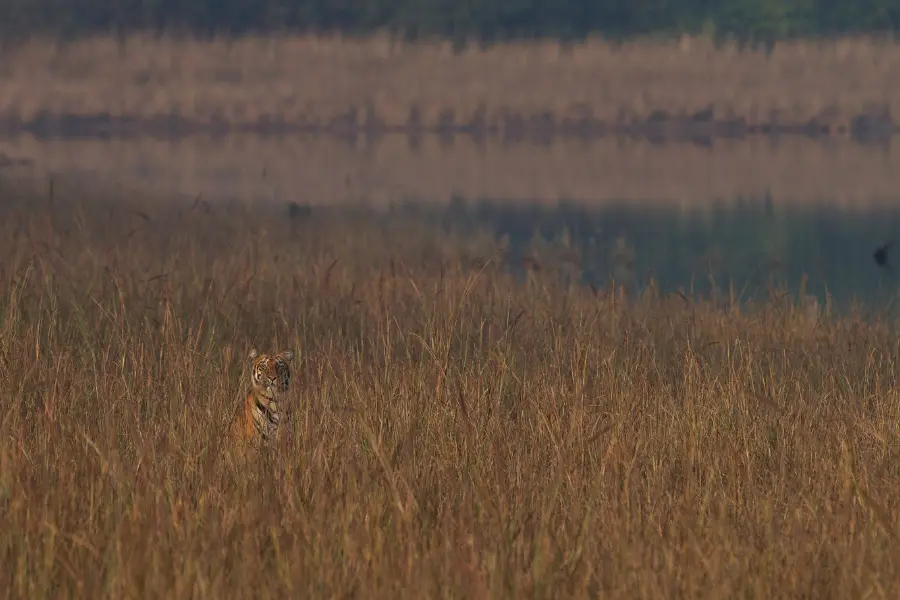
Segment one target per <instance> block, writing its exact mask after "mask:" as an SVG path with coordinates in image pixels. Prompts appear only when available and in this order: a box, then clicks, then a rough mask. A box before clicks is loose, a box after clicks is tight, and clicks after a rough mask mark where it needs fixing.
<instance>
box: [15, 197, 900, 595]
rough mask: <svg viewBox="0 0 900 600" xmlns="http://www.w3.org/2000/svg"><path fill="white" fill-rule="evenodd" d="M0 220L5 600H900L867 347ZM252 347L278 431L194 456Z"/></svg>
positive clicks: (193, 223)
mask: <svg viewBox="0 0 900 600" xmlns="http://www.w3.org/2000/svg"><path fill="white" fill-rule="evenodd" d="M0 193H2V194H3V196H4V198H3V202H0V217H2V218H0V230H2V236H0V240H2V241H0V245H2V252H0V281H2V286H3V289H4V290H6V292H5V293H4V294H3V296H2V297H0V385H2V386H3V394H2V398H3V399H4V400H3V410H2V413H0V414H2V417H0V507H2V509H0V560H2V564H3V565H5V566H4V568H3V569H0V588H2V589H5V590H8V593H9V595H10V596H15V597H35V598H38V597H41V598H43V597H50V596H52V597H72V596H78V597H92V598H96V597H117V598H121V597H163V596H164V597H173V598H181V597H192V598H196V597H213V598H221V597H238V596H249V595H253V596H254V597H261V598H269V597H273V598H274V597H285V596H286V595H287V596H290V597H348V596H353V597H357V596H362V597H371V598H397V597H415V598H430V597H465V598H487V597H492V598H498V597H508V598H513V597H515V598H522V597H526V598H538V597H539V598H563V597H584V596H586V595H592V596H601V597H605V598H650V597H653V598H659V597H666V598H674V597H711V598H734V597H745V598H751V597H752V598H767V599H769V598H786V597H801V596H802V597H815V598H823V599H825V598H861V597H864V596H866V595H867V594H876V595H881V596H886V597H892V596H894V595H896V594H897V592H898V589H900V571H898V556H900V542H898V539H897V532H898V519H900V466H898V465H900V436H898V433H900V431H898V420H900V393H898V390H897V387H896V375H897V370H898V362H897V360H898V359H897V341H896V340H897V336H896V333H897V329H896V326H895V324H894V323H891V322H888V321H885V320H879V319H871V320H869V319H867V320H863V319H861V318H859V317H857V316H854V315H853V314H848V315H845V316H838V315H827V314H826V315H823V316H821V318H819V319H818V320H816V321H814V320H811V318H810V315H809V314H808V313H807V312H806V311H803V310H799V309H798V308H796V306H795V304H794V303H793V302H792V301H791V300H790V299H785V298H781V299H778V298H777V297H776V298H775V299H773V300H772V301H771V302H769V303H766V304H761V305H756V306H753V307H743V308H742V307H739V306H737V305H727V306H721V305H713V304H710V303H708V302H705V301H701V300H699V299H698V300H692V299H690V298H688V299H683V298H680V297H677V296H675V297H664V296H661V295H659V294H654V293H652V292H650V293H647V294H646V295H645V296H642V297H640V298H632V299H630V300H629V299H627V298H622V297H621V296H617V295H611V294H605V293H603V292H593V291H592V290H585V289H580V288H569V287H566V286H563V285H561V284H559V283H558V282H557V279H556V278H555V277H554V276H553V274H552V269H545V270H543V271H541V272H540V273H536V274H534V276H533V277H531V278H530V279H528V280H527V281H522V280H517V279H514V278H512V277H511V276H509V275H507V274H505V272H504V271H503V270H502V269H501V268H500V267H499V266H498V265H499V262H497V261H495V260H493V259H494V258H495V257H496V256H497V253H498V251H499V247H498V243H497V242H496V241H495V240H492V239H490V238H489V237H487V236H471V237H469V238H465V239H462V238H460V237H459V236H455V235H454V234H453V233H452V232H444V233H440V232H438V233H436V232H434V231H431V230H425V229H422V228H416V227H415V226H414V224H412V223H409V222H402V221H396V222H389V221H383V220H379V219H372V218H370V217H367V216H365V215H357V216H353V215H347V216H333V215H332V216H326V217H319V216H316V213H315V212H313V213H312V215H311V216H309V217H308V218H305V219H296V220H295V222H293V223H291V222H290V221H289V220H288V219H285V218H284V217H285V215H284V214H282V213H281V212H278V211H274V210H273V211H268V212H267V211H264V210H260V209H258V208H256V209H250V208H247V207H246V206H242V205H237V204H235V205H233V206H231V207H230V208H226V206H225V205H224V204H221V205H207V204H204V203H203V202H198V203H197V204H196V205H195V206H193V207H190V206H187V205H179V204H177V203H174V202H172V203H169V204H160V203H157V204H146V203H144V204H142V203H141V202H140V201H137V200H133V201H124V200H123V201H119V202H109V201H105V200H102V199H95V200H88V199H86V198H84V197H83V196H77V195H73V193H72V192H70V191H66V190H60V189H58V190H56V192H55V193H54V195H53V197H52V198H46V197H45V198H34V197H30V196H27V195H23V194H21V193H20V192H16V191H15V190H10V189H4V190H2V191H0ZM252 346H256V347H259V348H261V349H266V350H269V349H275V348H279V349H282V348H292V349H294V350H295V351H297V352H298V358H297V359H295V366H294V384H293V391H292V396H293V397H292V403H291V405H290V407H289V408H290V412H289V413H288V417H287V419H286V421H285V422H286V423H287V424H288V425H289V430H288V431H289V435H287V436H286V437H285V438H284V439H283V440H282V442H281V444H280V445H279V446H278V447H277V448H275V449H274V450H273V451H272V452H271V454H269V455H266V456H265V457H263V458H262V459H261V460H259V461H258V462H256V463H255V464H253V465H252V467H251V468H249V469H247V470H243V471H237V470H235V469H234V468H232V467H230V466H229V464H228V463H227V461H225V460H224V459H223V451H224V449H225V445H224V444H225V443H226V442H225V439H224V438H223V437H222V434H223V432H224V429H225V426H226V423H227V419H228V417H229V416H230V415H231V413H232V411H233V409H234V407H235V405H236V402H237V401H238V396H239V394H240V391H241V389H242V387H241V386H242V383H241V381H242V376H243V375H242V371H243V370H244V368H245V363H246V360H245V357H246V354H247V352H248V351H249V349H250V348H251V347H252Z"/></svg>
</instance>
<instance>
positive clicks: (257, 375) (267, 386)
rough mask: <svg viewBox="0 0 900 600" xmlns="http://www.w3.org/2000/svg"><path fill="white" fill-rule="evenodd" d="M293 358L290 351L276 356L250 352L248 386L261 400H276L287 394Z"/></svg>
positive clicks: (255, 351) (254, 350)
mask: <svg viewBox="0 0 900 600" xmlns="http://www.w3.org/2000/svg"><path fill="white" fill-rule="evenodd" d="M293 358H294V353H293V352H291V351H290V350H285V351H284V352H279V353H278V354H260V353H259V351H258V350H257V349H256V348H254V349H252V350H251V351H250V385H251V386H252V388H253V391H254V392H255V393H256V394H257V395H259V396H260V397H261V398H265V399H267V400H270V401H272V400H277V399H278V398H279V397H280V396H281V395H282V394H284V393H285V392H287V390H288V387H289V386H290V384H291V367H290V365H289V363H290V362H291V360H293Z"/></svg>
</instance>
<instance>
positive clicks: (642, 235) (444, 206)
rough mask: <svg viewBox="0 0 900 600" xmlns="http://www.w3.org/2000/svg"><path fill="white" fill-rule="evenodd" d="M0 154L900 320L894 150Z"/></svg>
mask: <svg viewBox="0 0 900 600" xmlns="http://www.w3.org/2000/svg"><path fill="white" fill-rule="evenodd" d="M0 153H2V154H3V155H5V156H7V157H8V158H9V160H7V162H6V164H7V166H6V167H0V169H6V170H9V169H16V170H18V171H20V172H21V171H22V170H23V169H27V170H30V172H31V173H32V175H33V176H38V177H56V178H64V177H82V178H88V179H90V180H92V181H96V182H103V183H104V184H108V185H115V186H117V187H118V188H119V189H122V190H127V191H128V192H129V193H142V194H149V195H154V194H155V195H159V196H160V197H173V196H174V197H183V198H184V199H185V201H193V199H194V198H196V197H197V196H198V195H202V196H203V197H204V198H205V199H207V200H208V201H210V202H214V201H215V200H216V199H217V198H235V197H237V198H240V199H243V200H246V201H248V202H258V203H271V204H276V205H282V206H284V207H285V210H287V206H288V205H289V203H294V204H296V205H297V206H302V207H305V208H309V210H311V211H315V210H320V209H322V208H325V207H327V208H328V210H335V209H336V208H337V209H340V208H341V207H359V206H365V207H368V208H370V209H375V210H379V211H385V210H386V209H388V208H389V207H394V210H398V209H397V207H402V208H401V209H399V210H402V211H403V212H405V213H406V214H407V215H409V214H410V213H414V214H416V215H418V216H420V217H421V218H422V220H423V222H425V223H428V224H430V225H431V226H434V227H444V228H446V227H453V228H454V229H456V230H459V231H463V232H466V231H473V232H474V231H475V230H487V231H490V232H492V233H493V234H494V235H496V236H497V237H498V238H504V237H505V238H506V240H507V242H508V253H507V256H506V261H507V264H508V265H509V267H510V268H512V269H514V270H518V271H519V272H521V273H523V274H524V272H525V271H526V270H527V269H529V268H536V267H540V268H541V269H542V270H544V271H545V272H548V271H550V272H554V273H559V274H560V276H561V277H566V278H568V279H571V280H572V281H574V282H578V283H581V284H585V285H594V286H596V287H601V286H605V285H608V284H609V283H610V281H611V280H615V281H616V282H617V283H618V284H621V285H623V286H625V287H626V289H629V290H630V291H632V292H635V293H637V292H640V291H641V290H642V289H645V288H646V287H647V286H648V285H650V282H651V281H653V282H655V284H656V285H657V286H658V288H659V289H660V290H662V291H663V292H671V293H683V294H685V295H691V294H695V295H708V294H720V295H728V294H734V295H735V296H736V297H737V298H738V299H747V300H749V299H761V298H764V297H766V296H768V295H769V294H770V293H771V291H772V289H773V286H774V287H777V288H782V289H784V290H787V291H788V292H790V293H794V294H797V295H798V296H801V295H803V294H811V295H815V296H816V297H817V298H818V299H819V302H820V303H822V304H825V303H826V302H827V303H828V304H830V305H831V306H834V307H835V308H836V309H838V310H841V309H844V308H847V307H849V306H850V305H851V304H852V303H853V302H854V301H859V302H862V303H864V304H868V305H877V306H881V307H884V306H892V305H893V301H894V297H895V296H896V291H897V287H898V283H900V280H898V277H900V272H895V271H894V270H893V268H894V260H895V258H894V257H893V253H894V251H896V252H897V257H896V258H897V263H896V265H897V267H898V268H900V246H898V247H897V248H893V247H890V246H889V247H888V248H887V250H886V252H885V253H884V254H885V256H884V260H883V261H881V262H882V263H883V264H879V261H876V260H875V257H874V253H875V252H876V250H877V249H878V248H879V247H881V246H883V245H884V244H887V243H889V242H890V241H891V240H892V239H893V238H894V237H895V236H900V192H897V191H896V190H900V186H898V185H897V184H898V183H900V181H898V178H900V151H898V150H896V149H895V148H893V147H892V146H891V140H890V139H888V140H883V141H882V142H880V143H878V144H861V143H858V142H856V141H852V140H845V141H834V140H824V141H823V140H815V139H809V138H806V137H801V136H793V137H791V136H788V137H760V138H754V139H749V140H747V139H745V140H721V141H719V140H713V141H709V140H706V141H704V142H703V143H690V142H683V143H671V142H669V143H654V142H651V141H648V140H639V139H630V138H621V137H619V138H603V139H593V140H564V141H559V142H554V143H552V144H539V143H499V142H491V141H485V140H483V139H482V140H479V139H474V138H470V137H466V136H456V137H449V138H448V137H446V136H444V137H441V136H424V137H422V136H419V137H416V138H411V137H408V136H405V135H396V136H381V137H380V138H378V139H365V138H363V139H356V140H346V139H339V138H335V137H332V136H299V135H292V136H259V135H225V136H207V135H192V136H182V137H178V138H165V137H129V138H115V137H107V138H98V137H90V136H88V137H83V138H79V139H73V138H66V139H62V138H58V139H53V138H43V139H38V138H35V137H31V136H29V135H25V134H22V135H16V136H11V137H7V138H0ZM23 159H24V160H23ZM0 173H2V171H0ZM386 214H387V213H386ZM898 243H900V237H898Z"/></svg>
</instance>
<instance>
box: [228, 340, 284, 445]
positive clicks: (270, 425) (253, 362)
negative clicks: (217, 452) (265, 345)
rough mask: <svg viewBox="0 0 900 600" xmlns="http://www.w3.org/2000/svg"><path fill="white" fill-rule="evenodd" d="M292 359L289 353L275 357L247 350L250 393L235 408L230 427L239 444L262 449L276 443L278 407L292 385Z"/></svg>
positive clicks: (278, 420) (280, 415)
mask: <svg viewBox="0 0 900 600" xmlns="http://www.w3.org/2000/svg"><path fill="white" fill-rule="evenodd" d="M293 358H294V353H293V352H292V351H290V350H285V351H283V352H279V353H277V354H264V353H260V352H259V351H258V350H257V349H256V348H253V349H252V350H250V354H249V359H250V391H249V392H247V395H246V396H245V397H244V400H243V402H241V403H240V405H239V406H238V407H237V410H236V411H235V413H234V416H233V417H232V419H231V424H230V428H229V429H230V433H231V436H232V438H233V439H234V441H235V442H237V443H238V444H240V445H248V444H249V445H251V446H254V447H265V446H271V445H272V443H273V442H274V441H275V439H276V437H277V435H278V431H279V422H280V421H281V417H282V414H281V411H280V407H279V404H280V403H281V402H282V401H283V400H284V398H285V397H286V396H287V391H288V388H289V386H290V383H291V367H290V362H291V360H293Z"/></svg>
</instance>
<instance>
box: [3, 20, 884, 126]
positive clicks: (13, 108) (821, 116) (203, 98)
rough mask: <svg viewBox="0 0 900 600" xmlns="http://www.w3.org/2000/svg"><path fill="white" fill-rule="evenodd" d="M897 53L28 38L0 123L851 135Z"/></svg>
mask: <svg viewBox="0 0 900 600" xmlns="http://www.w3.org/2000/svg"><path fill="white" fill-rule="evenodd" d="M898 55H900V46H898V45H897V44H896V43H895V42H894V41H892V40H890V39H880V38H872V37H869V38H866V37H860V38H852V37H845V38H836V39H823V40H813V41H796V42H782V43H778V44H777V45H776V46H775V47H774V48H773V49H771V51H767V50H766V49H763V48H756V49H753V48H744V49H741V48H740V47H738V46H737V45H736V44H733V43H725V44H722V45H716V44H715V43H713V42H712V41H711V40H709V39H707V38H704V37H695V38H691V37H682V38H681V39H677V40H650V39H637V40H632V41H628V42H625V43H613V42H609V41H606V40H603V39H595V38H592V39H589V40H586V41H585V42H583V43H579V44H562V43H558V42H531V43H525V42H522V43H509V44H499V45H496V46H491V47H488V48H482V47H479V46H477V45H474V44H473V45H470V46H469V47H467V48H465V49H463V50H461V51H459V49H458V48H454V46H453V44H451V43H450V42H418V43H401V42H399V41H397V40H393V39H391V38H389V37H387V36H383V35H375V36H370V37H366V38H348V37H340V36H331V37H323V36H288V35H282V36H278V35H273V36H266V37H253V36H248V37H243V38H237V39H234V38H220V39H213V40H198V39H191V38H182V37H176V36H150V35H133V36H128V37H125V38H121V39H119V38H114V37H90V38H82V39H78V40H75V41H70V42H58V41H56V40H52V39H46V38H41V37H35V38H33V39H31V40H30V41H28V42H26V43H23V44H20V45H17V46H10V47H7V48H5V49H4V50H3V61H2V66H0V82H2V85H3V90H4V93H3V96H2V98H0V121H3V122H6V123H10V122H17V123H26V124H32V125H34V124H37V125H38V126H40V127H42V128H46V127H48V126H49V127H51V128H52V123H53V118H55V117H60V118H63V119H65V118H68V117H95V116H104V117H112V118H114V119H116V118H120V119H126V120H127V119H138V120H140V119H161V120H162V121H161V123H160V124H159V127H160V128H162V129H165V124H166V122H167V120H168V119H171V118H173V117H174V118H177V119H181V120H184V121H187V122H189V123H194V124H201V125H214V124H220V125H221V124H225V125H230V126H237V127H241V126H248V127H255V126H260V125H265V124H270V125H271V124H276V125H282V126H283V125H285V124H288V125H294V126H315V127H325V126H332V125H336V124H337V125H340V127H341V128H343V129H346V128H348V127H349V128H351V129H352V128H357V127H358V128H384V127H408V126H412V127H432V128H434V127H441V128H443V127H461V126H473V127H475V128H476V129H477V128H484V127H497V128H500V129H501V130H505V129H509V128H513V129H518V128H521V127H523V126H524V127H525V128H526V129H528V128H531V127H534V128H537V129H539V130H543V129H547V127H548V121H549V127H550V129H551V130H552V129H553V127H554V126H557V127H558V126H559V125H560V124H561V123H563V122H573V123H580V122H582V121H583V120H585V119H588V120H591V121H597V122H600V123H605V124H617V123H622V122H637V123H642V122H647V121H653V120H657V119H658V118H659V117H660V116H661V115H669V116H677V117H688V118H694V117H696V118H698V119H699V120H700V121H702V122H706V121H720V120H724V121H728V120H732V119H734V118H739V119H744V120H745V121H746V122H747V123H748V124H750V125H772V126H802V125H805V124H807V123H808V122H809V121H811V120H813V119H816V120H818V121H819V122H820V123H823V124H827V125H829V126H831V127H833V128H834V129H835V130H838V129H840V130H841V131H843V132H844V134H846V133H847V132H848V131H849V130H850V128H851V127H852V125H853V121H854V119H855V118H857V117H859V116H867V117H874V118H877V119H879V120H881V121H885V122H886V123H887V125H888V126H891V121H890V118H891V117H890V115H891V114H896V113H898V112H900V104H898V102H900V100H898V98H900V89H898V87H897V86H900V83H897V82H900V77H898V73H897V70H898V65H900V60H898ZM48 119H49V121H48ZM521 119H524V122H521ZM532 119H536V120H537V122H536V123H532V121H531V120H532ZM48 123H49V124H50V125H48ZM60 126H62V125H60Z"/></svg>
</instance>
